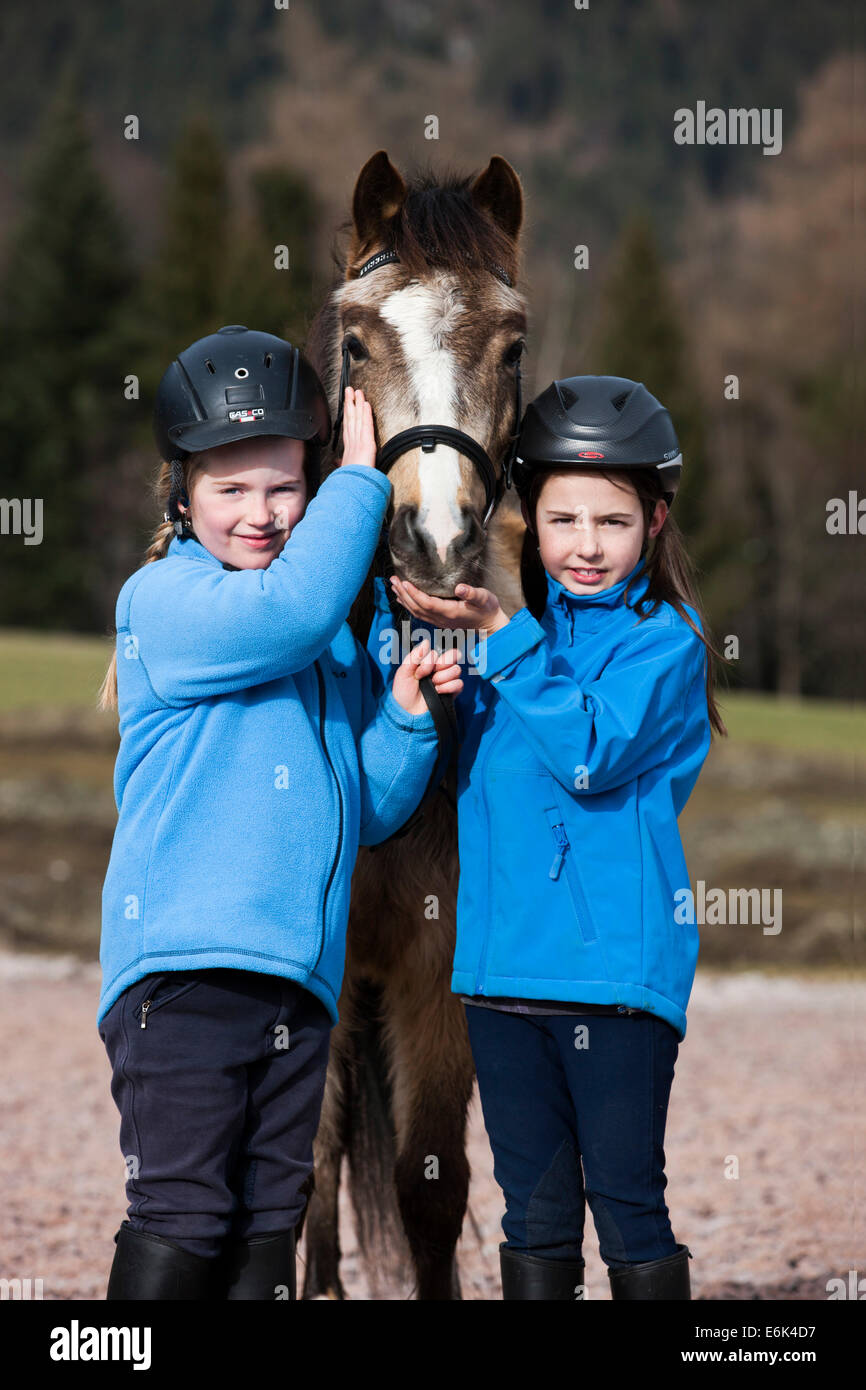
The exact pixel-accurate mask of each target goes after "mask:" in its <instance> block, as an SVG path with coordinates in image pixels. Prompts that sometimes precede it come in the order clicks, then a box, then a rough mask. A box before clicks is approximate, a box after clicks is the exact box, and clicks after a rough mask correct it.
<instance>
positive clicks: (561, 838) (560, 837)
mask: <svg viewBox="0 0 866 1390" xmlns="http://www.w3.org/2000/svg"><path fill="white" fill-rule="evenodd" d="M553 833H554V835H555V836H556V841H557V844H558V845H559V849H558V850H557V851H556V854H555V855H554V859H553V863H552V864H551V866H550V877H551V878H559V871H560V869H561V868H562V861H563V859H564V858H565V851H566V850H567V849H568V836H567V835H566V833H565V826H564V825H555V826H554V827H553Z"/></svg>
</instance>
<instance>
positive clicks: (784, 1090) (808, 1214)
mask: <svg viewBox="0 0 866 1390" xmlns="http://www.w3.org/2000/svg"><path fill="white" fill-rule="evenodd" d="M98 993H99V970H98V967H96V966H94V965H88V964H82V963H80V962H78V961H76V960H75V959H74V958H73V957H57V958H53V959H52V958H46V957H45V956H41V957H37V956H27V955H15V954H6V955H0V1006H2V1007H0V1056H2V1059H3V1061H2V1110H0V1114H2V1141H0V1153H2V1170H0V1171H2V1178H0V1183H2V1187H0V1196H2V1201H0V1275H2V1276H4V1277H6V1278H16V1277H18V1278H28V1277H29V1278H31V1279H36V1278H41V1279H42V1280H43V1285H42V1287H43V1297H44V1298H46V1299H103V1298H104V1296H105V1286H106V1279H107V1275H108V1270H109V1267H110V1264H111V1259H112V1255H113V1251H114V1246H113V1244H112V1238H113V1236H114V1232H115V1231H116V1229H117V1227H118V1225H119V1224H120V1222H121V1220H122V1219H123V1217H124V1215H125V1210H126V1201H125V1194H124V1179H125V1169H124V1166H123V1161H122V1158H121V1155H120V1150H119V1144H118V1117H117V1112H116V1110H115V1108H114V1103H113V1101H112V1099H111V1095H110V1091H109V1076H110V1069H109V1064H108V1058H107V1056H106V1054H105V1051H104V1049H103V1046H102V1043H101V1041H100V1039H99V1036H98V1034H97V1031H96V1026H95V1013H96V1001H97V998H98ZM864 1012H866V982H864V981H862V980H838V981H831V980H827V979H823V980H821V981H819V982H809V981H808V980H805V979H803V978H793V977H768V976H762V975H760V974H757V973H749V974H742V975H733V976H732V975H722V974H715V973H711V972H709V971H706V970H704V971H702V970H700V969H699V971H698V978H697V981H696V983H695V988H694V991H693V994H692V1000H691V1003H690V1005H689V1027H688V1034H687V1037H686V1039H685V1042H684V1043H683V1044H682V1046H681V1048H680V1054H679V1059H678V1062H677V1069H676V1075H675V1078H674V1085H673V1093H672V1097H671V1105H670V1111H669V1118H668V1129H667V1139H666V1145H665V1149H666V1154H667V1170H666V1171H667V1176H668V1188H667V1201H668V1206H669V1209H670V1212H671V1220H672V1224H673V1228H674V1233H675V1235H676V1238H677V1240H679V1241H683V1242H685V1243H687V1244H688V1246H689V1248H690V1249H691V1251H692V1254H693V1259H692V1261H691V1277H692V1291H693V1297H694V1298H696V1299H771V1300H776V1299H820V1300H825V1299H826V1298H827V1297H828V1292H827V1284H828V1280H831V1279H839V1278H842V1279H845V1280H846V1282H847V1280H848V1271H849V1270H856V1271H858V1273H859V1277H860V1278H863V1277H864V1276H866V1202H864V1195H866V1179H864V1154H866V1065H864V1063H866V1023H864ZM469 1149H470V1162H471V1166H472V1186H471V1192H470V1199H469V1207H470V1209H469V1214H468V1216H467V1220H466V1222H465V1224H464V1231H463V1237H462V1240H461V1242H460V1246H459V1249H458V1254H459V1264H460V1276H461V1281H462V1286H463V1297H464V1298H465V1299H498V1298H499V1297H500V1296H501V1295H500V1289H499V1261H498V1245H499V1241H500V1240H501V1239H502V1235H501V1229H500V1219H501V1215H502V1210H503V1203H502V1196H501V1193H500V1190H499V1188H498V1186H497V1184H496V1182H495V1181H494V1178H493V1164H492V1157H491V1153H490V1148H489V1144H488V1141H487V1135H486V1133H485V1130H484V1125H483V1121H482V1116H481V1107H480V1104H479V1102H478V1097H477V1094H476V1096H475V1098H474V1100H473V1105H472V1112H471V1130H470V1142H469ZM735 1164H736V1167H737V1168H738V1176H736V1177H735V1176H726V1174H730V1173H732V1172H733V1170H734V1167H735ZM341 1243H342V1247H343V1251H344V1260H343V1267H342V1276H343V1280H344V1283H345V1286H346V1291H347V1295H348V1296H349V1297H350V1298H354V1299H369V1298H370V1297H371V1291H370V1287H369V1286H368V1284H367V1281H366V1279H365V1277H364V1272H363V1269H362V1266H361V1261H360V1259H359V1253H358V1248H357V1243H356V1241H355V1237H354V1229H353V1224H352V1218H351V1213H350V1208H349V1204H348V1199H345V1202H344V1208H343V1213H342V1229H341ZM585 1258H586V1282H587V1296H588V1298H589V1299H602V1300H603V1299H607V1298H609V1290H608V1284H607V1276H606V1271H605V1267H604V1265H603V1263H602V1262H601V1260H600V1259H599V1256H598V1249H597V1241H596V1237H595V1231H594V1228H593V1226H592V1221H591V1217H590V1216H589V1215H588V1217H587V1228H586V1242H585ZM302 1263H303V1247H302V1248H301V1254H300V1264H301V1265H302ZM302 1278H303V1269H302V1267H301V1268H299V1285H300V1281H301V1280H302ZM378 1296H379V1297H385V1298H395V1299H399V1298H406V1297H408V1296H410V1291H409V1289H408V1288H407V1287H406V1286H405V1284H403V1285H400V1284H399V1283H395V1282H393V1281H392V1283H391V1284H390V1285H388V1284H387V1283H386V1285H385V1286H384V1288H380V1290H379V1293H378Z"/></svg>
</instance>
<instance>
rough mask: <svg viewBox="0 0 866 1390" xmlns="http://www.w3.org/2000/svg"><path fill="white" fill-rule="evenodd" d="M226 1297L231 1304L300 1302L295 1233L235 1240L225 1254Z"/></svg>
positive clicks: (228, 1243)
mask: <svg viewBox="0 0 866 1390" xmlns="http://www.w3.org/2000/svg"><path fill="white" fill-rule="evenodd" d="M221 1277H222V1278H223V1280H224V1288H225V1293H224V1294H223V1297H224V1298H226V1299H228V1300H230V1301H234V1300H239V1299H260V1300H264V1301H266V1302H274V1301H280V1300H282V1299H289V1300H291V1299H295V1300H296V1299H297V1297H298V1291H297V1282H296V1273H295V1232H294V1231H293V1230H292V1231H277V1232H275V1233H274V1234H273V1235H265V1236H251V1237H250V1238H249V1239H248V1240H239V1239H237V1237H234V1236H231V1237H229V1239H228V1241H227V1242H226V1246H225V1250H224V1253H223V1267H222V1275H221Z"/></svg>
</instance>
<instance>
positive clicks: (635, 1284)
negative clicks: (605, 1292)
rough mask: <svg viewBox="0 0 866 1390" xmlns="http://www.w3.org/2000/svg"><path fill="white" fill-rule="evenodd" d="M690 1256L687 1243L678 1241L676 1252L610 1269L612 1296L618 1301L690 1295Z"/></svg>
mask: <svg viewBox="0 0 866 1390" xmlns="http://www.w3.org/2000/svg"><path fill="white" fill-rule="evenodd" d="M690 1259H691V1251H690V1250H689V1249H688V1246H685V1245H678V1246H677V1248H676V1251H675V1253H674V1254H673V1255H665V1257H664V1259H661V1260H647V1261H645V1262H644V1263H643V1264H636V1265H628V1266H626V1267H625V1268H623V1269H608V1271H607V1276H608V1279H609V1280H610V1296H611V1298H612V1299H614V1300H617V1301H618V1300H619V1299H621V1298H623V1299H625V1298H630V1299H637V1298H666V1299H691V1296H692V1291H691V1284H690V1282H689V1260H690Z"/></svg>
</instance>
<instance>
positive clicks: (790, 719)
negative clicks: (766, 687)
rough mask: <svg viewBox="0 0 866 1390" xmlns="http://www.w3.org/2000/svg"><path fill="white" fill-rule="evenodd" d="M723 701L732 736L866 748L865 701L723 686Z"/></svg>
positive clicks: (786, 744) (825, 749) (840, 750)
mask: <svg viewBox="0 0 866 1390" xmlns="http://www.w3.org/2000/svg"><path fill="white" fill-rule="evenodd" d="M718 704H719V708H720V710H721V715H722V719H723V720H724V721H725V725H726V726H727V729H728V733H729V735H730V738H731V740H732V741H735V742H738V743H755V744H763V745H770V746H772V747H774V748H779V749H782V750H783V751H785V752H789V753H819V754H820V753H828V754H834V755H835V754H838V755H843V754H848V755H850V756H852V757H853V756H854V755H855V754H856V755H858V756H859V757H860V758H862V757H863V754H864V751H866V703H862V702H859V703H858V702H854V701H845V700H815V699H811V698H803V699H801V700H798V699H795V698H792V697H791V696H779V695H763V694H754V693H752V692H749V691H742V690H738V691H722V692H721V698H719V699H718Z"/></svg>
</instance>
